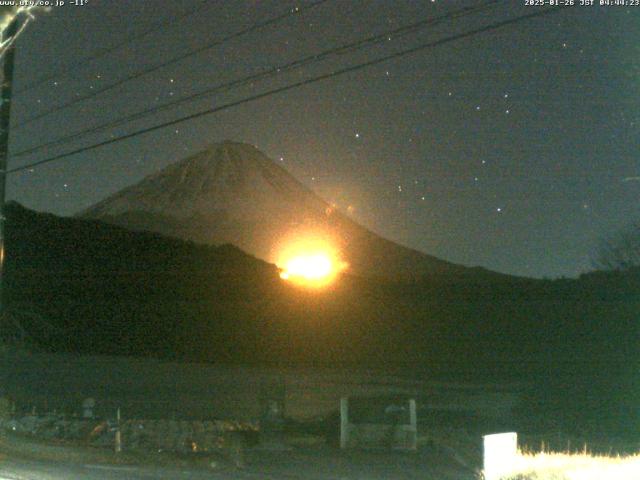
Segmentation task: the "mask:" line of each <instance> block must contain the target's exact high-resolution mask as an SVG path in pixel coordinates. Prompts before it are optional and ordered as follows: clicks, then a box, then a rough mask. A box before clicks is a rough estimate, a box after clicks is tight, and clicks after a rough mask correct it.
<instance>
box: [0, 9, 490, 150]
mask: <svg viewBox="0 0 640 480" xmlns="http://www.w3.org/2000/svg"><path fill="white" fill-rule="evenodd" d="M498 2H499V0H490V1H488V2H485V3H483V4H481V5H477V6H474V7H465V8H462V9H460V10H456V11H454V12H449V13H447V14H444V15H441V16H438V17H432V18H427V19H423V20H420V21H418V22H415V23H412V24H409V25H405V26H402V27H399V28H396V29H393V30H390V31H387V32H384V33H381V34H377V35H373V36H369V37H367V38H364V39H361V40H357V41H355V42H351V43H348V44H346V45H341V46H339V47H334V48H330V49H327V50H324V51H322V52H319V53H315V54H312V55H308V56H306V57H303V58H300V59H297V60H294V61H292V62H289V63H286V64H283V65H278V66H276V67H272V68H270V69H268V70H266V71H263V72H260V73H257V74H253V75H249V76H245V77H242V78H239V79H235V80H232V81H230V82H226V83H223V84H218V85H216V86H214V87H211V88H207V89H205V90H202V91H200V92H196V93H193V94H190V95H187V96H184V97H181V98H178V99H176V100H173V101H170V102H167V103H164V104H162V105H157V106H155V107H151V108H148V109H146V110H142V111H140V112H136V113H133V114H131V115H127V116H125V117H122V118H119V119H116V120H111V121H108V122H105V123H102V124H99V125H95V126H93V127H89V128H87V129H84V130H81V131H78V132H75V133H71V134H69V135H66V136H63V137H61V138H58V139H55V140H52V141H50V142H47V143H44V144H41V145H38V146H35V147H31V148H28V149H26V150H22V151H19V152H17V153H15V154H13V155H12V158H16V157H20V156H24V155H27V154H30V153H33V152H36V151H38V150H42V149H44V148H49V147H52V146H55V145H63V144H65V143H69V142H70V141H72V140H75V139H77V138H80V137H83V136H86V135H89V134H91V133H96V132H99V131H101V130H105V129H107V128H113V127H117V126H119V125H122V124H125V123H129V122H132V121H134V120H139V119H141V118H144V117H147V116H149V115H152V114H154V113H156V112H159V111H162V110H167V109H169V108H173V107H175V106H177V105H181V104H183V103H186V102H191V101H193V100H196V99H199V98H203V97H208V96H211V95H213V94H215V93H218V92H220V91H224V90H229V89H231V88H234V87H238V86H241V85H246V84H247V83H250V82H254V81H258V80H263V79H265V78H269V77H271V76H274V75H278V74H281V73H285V72H289V71H291V70H294V69H298V68H302V67H304V66H306V65H310V64H313V63H317V62H321V61H324V60H325V59H327V58H329V57H330V56H331V55H336V54H344V53H347V52H353V51H356V50H357V49H361V48H364V47H368V46H371V45H375V44H377V43H380V42H382V41H387V40H388V38H389V37H392V38H399V37H403V36H405V35H408V34H411V33H415V32H417V31H419V30H420V29H423V28H425V27H427V26H433V25H435V24H438V23H440V22H443V21H445V20H453V19H457V18H461V17H464V16H467V15H472V14H475V13H478V12H481V11H483V10H486V9H488V8H491V7H494V6H495V5H496V4H497V3H498Z"/></svg>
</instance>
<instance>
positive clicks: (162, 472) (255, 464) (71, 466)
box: [0, 447, 477, 480]
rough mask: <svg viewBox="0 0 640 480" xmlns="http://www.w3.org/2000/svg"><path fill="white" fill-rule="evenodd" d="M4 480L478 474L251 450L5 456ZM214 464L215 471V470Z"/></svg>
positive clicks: (0, 470) (1, 464) (412, 456)
mask: <svg viewBox="0 0 640 480" xmlns="http://www.w3.org/2000/svg"><path fill="white" fill-rule="evenodd" d="M0 458H1V459H0V480H5V479H11V480H32V479H33V480H85V479H86V480H103V479H104V480H107V479H127V480H129V479H131V480H137V479H176V480H181V479H205V478H206V479H253V478H262V479H266V480H271V479H285V480H286V479H308V480H316V479H317V480H320V479H322V480H325V479H327V480H329V479H331V480H360V479H361V480H383V479H384V480H386V479H421V480H430V479H434V480H436V479H437V480H448V479H451V480H453V479H455V480H467V479H468V480H472V479H474V478H477V477H475V475H474V472H472V471H471V470H469V469H467V468H465V467H463V466H462V465H460V464H459V463H458V462H457V461H456V460H455V459H454V458H452V457H451V456H450V455H448V454H447V453H446V452H438V451H436V450H435V449H421V450H419V451H418V452H413V453H403V452H391V451H347V452H341V451H339V450H335V449H332V448H329V447H321V448H318V447H314V448H307V449H295V450H289V451H265V450H249V451H247V452H246V453H245V466H244V467H242V468H237V467H234V466H231V465H228V464H225V463H224V462H217V461H215V460H212V461H210V462H207V464H203V462H193V464H191V465H189V464H188V463H185V464H182V465H164V466H151V465H126V464H125V465H118V464H113V463H104V462H103V463H93V462H87V463H83V462H74V463H70V462H66V461H53V460H48V461H43V460H34V459H31V458H20V457H19V456H15V455H6V454H3V455H2V457H0ZM211 462H213V465H211Z"/></svg>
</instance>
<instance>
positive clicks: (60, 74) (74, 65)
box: [15, 0, 210, 95]
mask: <svg viewBox="0 0 640 480" xmlns="http://www.w3.org/2000/svg"><path fill="white" fill-rule="evenodd" d="M208 3H210V0H201V3H200V5H198V6H197V7H195V8H192V9H190V10H188V11H186V12H184V13H182V14H181V15H179V16H177V17H170V18H167V19H165V20H164V21H162V22H159V23H157V24H156V25H154V26H152V27H151V28H149V29H147V30H145V31H143V32H140V33H138V34H136V35H132V36H130V37H128V38H125V39H124V40H122V41H121V42H118V43H116V44H115V45H112V46H111V47H107V48H105V49H104V50H100V51H99V52H97V53H95V54H93V55H91V56H88V57H84V58H81V59H79V60H77V61H75V62H71V63H68V64H67V65H65V66H64V67H62V68H59V69H58V70H56V71H54V72H53V73H50V74H48V75H45V76H43V77H40V78H39V79H37V80H34V81H33V82H31V83H29V84H27V85H26V86H24V87H22V88H21V89H19V90H17V91H16V92H15V93H16V95H19V94H21V93H24V92H26V91H28V90H32V89H34V88H37V87H39V86H40V85H42V84H44V83H47V82H49V81H50V80H53V79H54V78H57V79H59V78H64V77H67V76H69V75H70V74H71V73H73V72H74V71H75V70H77V69H78V67H82V66H83V65H84V64H86V63H89V62H93V61H95V60H98V59H100V58H102V57H104V56H106V55H108V54H110V53H111V52H114V51H116V50H118V49H120V48H121V47H124V46H125V45H129V44H131V43H133V42H134V41H136V40H139V39H141V38H144V37H146V36H147V35H151V34H152V33H155V32H157V31H160V30H162V29H164V28H166V27H169V26H172V25H174V24H175V23H177V22H180V21H181V20H183V19H184V18H187V17H190V16H191V15H195V14H196V13H198V12H199V11H200V10H202V9H203V8H205V7H208V6H209V5H207V4H208Z"/></svg>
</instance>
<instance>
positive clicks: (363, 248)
mask: <svg viewBox="0 0 640 480" xmlns="http://www.w3.org/2000/svg"><path fill="white" fill-rule="evenodd" d="M80 216H81V217H84V218H90V219H97V220H101V221H104V222H106V223H111V224H115V225H119V226H122V227H125V228H128V229H131V230H138V231H140V230H142V231H145V230H146V231H151V232H156V233H160V234H163V235H168V236H173V237H178V238H181V239H186V240H191V241H194V242H196V243H204V244H225V243H231V244H234V245H236V246H238V247H240V248H241V249H243V250H245V251H246V252H248V253H250V254H252V255H255V256H256V257H259V258H262V259H264V260H267V261H270V262H273V263H276V261H277V258H276V256H277V253H276V252H277V249H278V248H279V245H281V244H282V243H283V242H286V241H287V239H288V238H292V237H295V236H296V235H303V234H307V233H308V232H312V234H313V235H320V236H322V237H324V238H330V239H331V242H332V243H333V244H334V245H336V246H337V248H338V250H339V251H340V255H341V256H342V258H344V260H345V261H346V262H347V263H348V264H349V271H350V273H352V274H355V275H361V276H374V277H386V278H395V279H406V278H417V277H421V276H424V275H440V274H453V275H464V274H467V273H471V272H474V273H476V274H477V273H479V271H484V270H483V269H479V268H468V267H463V266H460V265H456V264H452V263H449V262H446V261H444V260H440V259H438V258H436V257H433V256H430V255H427V254H425V253H421V252H419V251H416V250H413V249H410V248H407V247H404V246H402V245H399V244H397V243H394V242H392V241H390V240H387V239H385V238H382V237H380V236H379V235H377V234H375V233H373V232H372V231H370V230H368V229H367V228H365V227H363V226H361V225H359V224H358V223H356V222H355V221H353V220H352V219H350V218H349V217H348V216H347V215H345V214H343V213H341V212H340V211H338V210H336V209H335V208H333V207H332V206H331V205H330V204H329V203H327V202H326V201H324V200H323V199H322V198H320V197H319V196H318V195H316V194H315V193H314V192H312V191H311V190H309V189H308V188H307V187H305V186H304V185H303V184H302V183H300V182H299V181H298V180H296V179H295V178H294V177H293V176H292V175H291V174H290V173H288V172H287V171H286V170H285V169H284V168H282V167H281V166H279V165H278V164H276V163H275V162H274V161H273V160H271V159H270V158H268V157H267V156H266V155H265V154H263V153H262V152H260V151H259V150H258V149H257V148H255V147H253V146H251V145H247V144H243V143H237V142H231V141H225V142H222V143H216V144H213V145H211V146H209V147H208V148H207V149H205V150H203V151H201V152H199V153H197V154H195V155H193V156H190V157H188V158H185V159H183V160H181V161H178V162H177V163H174V164H172V165H169V166H168V167H166V168H164V169H163V170H161V171H159V172H157V173H155V174H152V175H149V176H148V177H146V178H144V179H143V180H142V181H140V182H139V183H137V184H135V185H132V186H130V187H128V188H125V189H123V190H121V191H120V192H117V193H115V194H114V195H112V196H110V197H108V198H106V199H104V200H102V201H101V202H99V203H97V204H96V205H94V206H92V207H90V208H89V209H87V210H85V211H83V212H81V213H80ZM484 272H486V273H489V272H488V271H484Z"/></svg>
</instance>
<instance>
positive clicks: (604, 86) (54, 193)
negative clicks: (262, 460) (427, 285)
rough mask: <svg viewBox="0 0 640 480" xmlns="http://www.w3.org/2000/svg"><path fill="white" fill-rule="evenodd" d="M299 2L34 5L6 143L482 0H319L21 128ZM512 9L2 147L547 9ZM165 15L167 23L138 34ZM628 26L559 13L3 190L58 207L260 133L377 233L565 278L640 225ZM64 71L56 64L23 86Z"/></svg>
mask: <svg viewBox="0 0 640 480" xmlns="http://www.w3.org/2000/svg"><path fill="white" fill-rule="evenodd" d="M309 3H311V2H309V1H306V2H292V1H284V0H278V1H275V0H260V1H257V0H255V1H245V0H233V1H230V0H229V1H213V0H209V1H208V2H204V4H203V2H202V1H196V0H171V1H168V0H153V1H145V2H131V1H125V0H89V2H88V4H87V5H85V6H71V5H67V6H64V7H58V8H53V9H52V10H51V11H50V12H49V13H44V14H40V15H38V18H37V20H36V21H35V22H33V23H32V24H30V25H29V27H28V29H27V30H26V31H25V33H24V34H23V35H22V36H21V37H20V38H19V40H18V44H17V54H16V67H15V77H14V82H15V83H14V89H15V90H16V93H15V96H14V104H13V107H12V108H13V111H12V114H13V115H12V125H13V126H12V131H11V151H12V152H13V153H16V152H19V151H21V150H24V149H27V148H30V147H33V146H37V145H40V144H42V143H44V142H48V141H50V140H53V139H56V138H58V137H61V136H63V135H67V134H69V133H73V132H75V131H78V130H83V129H84V128H87V127H90V126H93V125H97V124H101V123H104V122H105V121H108V120H112V119H118V118H120V117H122V116H125V115H127V114H131V113H135V112H137V111H140V110H144V109H147V108H149V107H152V106H154V105H159V104H163V103H165V102H168V101H171V100H173V99H176V98H180V97H181V96H184V95H187V94H190V93H193V92H196V91H199V90H203V89H206V88H207V87H210V86H214V85H217V84H219V83H224V82H228V81H231V80H233V79H236V78H240V77H244V76H247V75H250V74H253V73H258V72H261V71H263V70H266V69H270V68H272V67H274V66H277V65H282V64H286V63H288V62H291V61H293V60H295V59H298V58H300V57H304V56H307V55H310V54H313V53H315V52H320V51H323V50H326V49H328V48H332V47H336V46H339V45H342V44H345V43H349V42H351V41H355V40H358V39H360V38H364V37H367V36H370V35H373V34H378V33H383V32H385V31H388V30H393V29H395V28H398V27H400V26H402V25H405V24H409V23H412V22H416V21H418V20H420V19H423V18H429V17H435V16H438V15H442V14H444V13H446V12H450V11H454V10H458V9H460V8H461V7H464V6H473V5H479V4H481V3H482V2H480V1H477V0H476V1H472V2H466V1H455V2H454V1H450V2H444V1H440V0H438V1H435V2H432V1H417V0H414V1H401V0H394V1H345V0H328V1H325V2H324V3H321V4H320V5H318V6H316V7H314V8H313V9H310V10H307V11H303V12H302V13H300V14H296V15H293V16H291V17H289V18H287V19H284V20H282V21H281V22H278V23H276V24H274V25H271V26H269V27H266V28H264V29H259V30H257V31H254V32H252V33H250V34H247V35H244V36H239V37H237V38H235V39H233V40H230V41H227V42H225V43H223V44H222V45H219V46H217V47H215V48H211V49H209V50H206V51H203V52H201V53H199V54H197V55H194V56H191V57H189V58H186V59H184V60H182V61H180V62H177V63H175V64H173V65H170V66H168V67H166V68H163V69H160V70H158V71H156V72H154V73H151V74H149V75H145V76H141V77H139V78H138V79H136V80H134V81H129V82H125V83H123V84H122V85H120V86H119V87H117V88H115V89H113V90H111V91H110V92H108V93H105V94H103V95H98V96H96V97H95V98H93V99H90V100H86V101H83V102H79V103H77V104H76V105H74V106H73V107H70V108H66V109H63V110H61V111H59V112H57V113H55V114H51V115H48V116H45V117H43V118H41V119H39V120H37V121H35V122H32V123H28V124H26V125H22V126H20V125H21V124H22V123H23V122H25V121H26V120H28V119H29V118H31V117H33V116H34V115H38V114H39V113H41V112H44V111H46V110H48V109H51V108H52V107H54V106H56V105H59V104H62V103H66V102H68V101H70V100H71V99H72V98H74V96H75V97H77V96H84V95H87V94H88V93H90V92H91V91H92V90H96V89H100V88H103V87H104V86H105V85H108V84H110V83H112V82H114V81H117V80H118V79H121V78H124V77H127V76H129V75H131V74H133V73H135V72H138V71H140V70H144V69H146V68H150V67H152V66H154V65H156V64H158V63H161V62H163V61H166V60H167V59H170V58H173V57H175V56H179V55H181V54H184V53H186V52H189V51H191V50H193V49H195V48H198V47H200V46H203V45H205V44H208V43H211V42H213V41H215V40H216V39H222V38H224V37H225V36H228V35H230V34H232V33H234V32H238V31H240V30H243V29H245V28H247V27H250V26H251V25H254V24H256V23H258V22H263V21H265V20H266V19H268V18H271V17H276V16H279V15H282V14H283V13H285V12H287V11H288V10H290V9H292V8H295V7H298V8H304V6H305V5H309ZM524 3H525V2H524V0H518V1H506V2H505V1H503V2H498V3H497V5H496V7H495V8H492V9H486V10H484V11H482V12H480V13H479V14H477V15H472V16H469V17H465V18H458V19H454V20H450V21H446V22H443V23H440V24H438V25H435V26H432V27H429V28H425V29H423V30H420V31H419V32H416V33H414V34H412V35H407V36H405V37H398V38H395V37H393V36H392V37H390V38H388V39H387V40H386V41H385V42H382V44H379V45H375V46H370V47H368V48H365V49H362V50H359V51H354V52H347V53H344V54H341V55H338V56H334V57H331V58H329V59H327V60H325V61H323V62H320V63H318V64H315V65H311V66H308V67H305V68H301V69H299V70H296V71H294V72H288V73H284V72H283V73H282V74H279V75H276V76H273V77H272V78H270V79H268V80H265V81H260V82H255V83H253V84H249V85H245V86H243V87H240V88H236V89H233V90H229V91H228V92H224V93H219V94H217V95H215V96H210V97H205V98H201V99H199V100H197V101H194V102H191V103H186V104H184V105H181V106H180V107H179V108H174V109H171V110H167V111H162V112H159V113H156V114H154V115H152V116H149V117H147V118H144V119H141V120H138V121H135V122H132V123H129V124H126V125H121V126H118V127H116V128H113V129H110V130H108V131H106V132H100V133H97V134H94V135H90V136H88V137H85V138H82V139H79V140H77V141H75V142H72V143H69V144H66V145H64V146H60V147H56V148H48V149H45V150H43V151H39V152H35V153H33V154H31V155H26V156H19V157H11V158H10V161H9V162H10V165H9V166H10V168H14V167H18V166H21V165H24V164H27V163H30V162H33V161H37V160H40V159H44V158H47V157H48V156H51V155H55V154H57V153H59V152H65V151H68V150H73V149H74V148H77V147H79V146H83V145H90V144H93V143H97V142H99V141H102V140H104V139H108V138H111V137H112V136H118V135H121V134H123V133H127V132H130V131H133V130H136V129H139V128H143V127H146V126H150V125H154V124H156V123H160V122H162V121H166V120H170V119H173V118H177V117H179V116H184V115H187V114H189V113H192V112H196V111H199V110H202V109H205V108H208V107H213V106H216V105H222V104H225V103H228V102H232V101H234V100H238V99H241V98H244V97H247V96H250V95H253V94H256V93H259V92H262V91H265V90H269V89H272V88H275V87H278V86H281V85H285V84H287V83H290V82H294V81H299V80H301V79H304V78H309V77H313V76H315V75H319V74H322V73H327V72H331V71H334V70H338V69H340V68H343V67H345V66H348V65H352V64H356V63H360V62H364V61H367V60H371V59H373V58H377V57H380V56H384V55H388V54H391V53H393V52H397V51H400V50H403V49H406V48H409V47H411V46H414V45H419V44H423V43H427V42H430V41H434V40H437V39H440V38H445V37H447V36H450V35H454V34H458V33H461V32H465V31H468V30H472V29H475V28H478V27H481V26H483V25H488V24H491V23H494V22H497V21H500V20H504V19H507V18H513V17H516V16H519V15H524V14H528V13H533V12H534V11H536V10H540V8H542V7H531V6H526V5H525V4H524ZM576 3H579V0H576ZM596 3H598V2H596ZM194 9H197V11H196V12H195V13H194V14H193V15H190V16H186V17H184V13H185V12H189V11H192V10H194ZM171 19H175V21H172V22H169V20H171ZM162 22H164V23H166V26H165V27H164V28H161V29H159V30H157V31H155V32H154V33H152V34H149V35H146V36H141V33H142V32H145V31H146V30H148V29H150V28H155V26H156V25H158V24H159V23H162ZM128 38H133V40H132V41H131V42H127V44H126V45H125V46H123V47H121V48H118V49H115V50H114V51H112V52H110V53H108V54H107V55H103V56H102V57H100V58H98V59H96V60H94V61H88V62H85V63H83V64H82V65H77V64H78V61H79V60H82V59H84V58H88V57H91V56H93V55H95V54H96V53H99V52H101V51H104V50H105V49H108V48H109V47H111V46H113V45H116V44H118V43H122V42H123V41H125V40H127V39H128ZM638 38H640V7H620V6H609V7H584V6H574V7H570V8H567V9H564V10H562V11H560V12H558V13H554V14H551V15H547V16H543V17H539V18H533V19H530V20H527V21H524V22H521V23H518V24H515V25H511V26H507V27H504V28H501V29H499V30H495V31H491V32H486V33H481V34H478V35H474V36H472V37H469V38H464V39H461V40H458V41H455V42H450V43H446V44H443V45H440V46H438V47H435V48H429V49H426V50H423V51H420V52H417V53H414V54H411V55H407V56H404V57H401V58H397V59H395V60H391V61H388V62H385V63H382V64H379V65H376V66H374V67H371V68H367V69H362V70H359V71H357V72H353V73H349V74H346V75H342V76H339V77H336V78H333V79H329V80H324V81H321V82H317V83H313V84H309V85H306V86H304V87H301V88H298V89H295V90H291V91H288V92H286V93H282V94H277V95H273V96H270V97H268V98H263V99H261V100H258V101H255V102H250V103H246V104H244V105H241V106H239V107H236V108H231V109H228V110H225V111H222V112H219V113H216V114H213V115H209V116H206V117H202V118H199V119H197V120H194V121H189V122H185V123H181V124H179V125H176V126H172V127H170V128H166V129H163V130H159V131H155V132H153V133H149V134H145V135H139V136H136V137H134V138H131V139H129V140H125V141H123V142H120V143H115V144H111V145H108V146H105V147H102V148H99V149H95V150H91V151H87V152H84V153H81V154H79V155H75V156H72V157H69V158H66V159H64V160H60V161H56V162H51V163H48V164H46V165H42V166H40V167H37V168H35V169H33V171H31V170H26V171H23V172H19V173H15V174H12V175H11V176H10V178H9V181H8V184H9V198H10V199H14V200H17V201H19V202H20V203H22V204H24V205H25V206H27V207H29V208H33V209H36V210H41V211H49V212H53V213H55V214H60V215H71V214H74V213H76V212H78V211H79V210H81V209H83V208H86V207H88V206H89V205H91V204H93V203H95V202H96V201H98V200H100V199H102V198H104V197H105V196H107V195H109V194H111V193H113V192H116V191H118V190H119V189H121V188H123V187H124V186H127V185H130V184H132V183H134V182H136V181H138V180H140V179H142V178H143V177H144V176H146V175H148V174H150V173H152V172H155V171H157V170H158V169H160V168H162V167H164V166H166V165H168V164H169V163H172V162H174V161H176V160H179V159H181V158H183V157H185V156H188V155H190V154H193V153H196V152H197V151H199V150H202V149H203V148H204V147H206V146H207V145H208V144H210V143H212V142H216V141H221V140H224V139H232V140H237V141H242V142H247V143H251V144H254V145H256V146H257V147H258V148H260V149H261V150H263V151H264V152H265V153H266V154H267V155H269V156H270V157H271V158H273V159H275V160H276V161H278V162H279V163H280V164H281V165H282V166H284V167H285V168H286V169H287V170H288V171H289V172H291V173H292V174H294V175H295V176H296V177H297V178H298V179H300V180H301V181H302V182H304V183H305V184H306V185H308V186H309V187H311V188H312V189H314V190H315V191H316V192H317V193H319V194H320V195H321V196H323V197H324V198H325V199H326V200H328V201H330V202H335V203H336V204H337V205H338V207H339V208H342V209H343V211H345V212H346V211H347V209H348V211H349V214H350V215H352V217H353V218H354V219H356V220H357V221H359V222H360V223H362V224H363V225H365V226H367V227H369V228H371V229H372V230H374V231H375V232H377V233H379V234H381V235H383V236H385V237H387V238H389V239H392V240H395V241H398V242H400V243H403V244H405V245H408V246H410V247H413V248H416V249H418V250H421V251H424V252H426V253H429V254H432V255H435V256H438V257H440V258H443V259H446V260H449V261H452V262H456V263H461V264H465V265H481V266H484V267H487V268H489V269H493V270H497V271H500V272H507V273H513V274H517V275H525V276H534V277H543V276H546V277H558V276H563V275H564V276H576V275H578V274H579V273H581V272H583V271H586V270H588V269H590V268H591V260H590V259H591V257H592V254H593V251H594V249H595V247H596V246H597V244H598V242H599V241H600V240H601V239H602V238H603V237H606V236H607V235H609V234H611V233H613V232H615V231H617V230H618V229H620V228H623V227H625V226H626V225H628V224H629V223H630V222H633V221H638V220H640V203H639V202H638V194H639V193H640V168H639V165H638V160H639V157H638V150H639V147H640V136H639V132H640V130H639V127H640V43H639V42H638ZM72 64H75V65H76V66H74V67H72V68H68V66H69V65H72ZM60 71H66V73H64V74H59V75H54V76H52V77H51V78H50V79H49V80H48V81H47V82H45V83H42V84H40V85H37V86H33V83H34V81H36V80H38V79H40V78H42V77H49V76H51V74H53V73H55V72H60ZM30 85H32V86H31V88H27V87H28V86H30ZM25 89H26V90H25Z"/></svg>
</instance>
